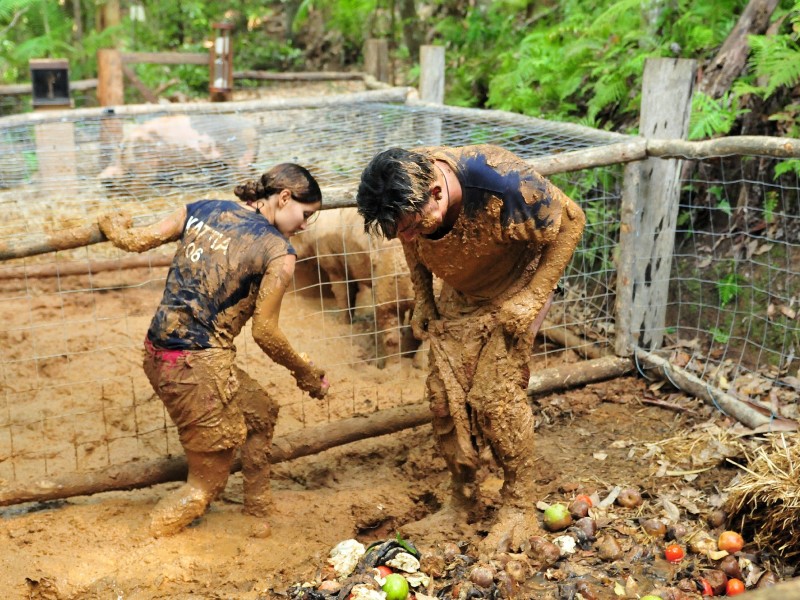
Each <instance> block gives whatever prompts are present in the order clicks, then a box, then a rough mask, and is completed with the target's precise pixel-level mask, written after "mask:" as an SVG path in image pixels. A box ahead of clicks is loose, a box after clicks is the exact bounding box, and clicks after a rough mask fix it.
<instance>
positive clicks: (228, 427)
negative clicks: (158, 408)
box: [143, 340, 247, 452]
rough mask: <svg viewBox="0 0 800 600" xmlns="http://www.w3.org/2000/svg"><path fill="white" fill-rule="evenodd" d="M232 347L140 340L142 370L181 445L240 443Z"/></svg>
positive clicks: (201, 448)
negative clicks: (167, 346)
mask: <svg viewBox="0 0 800 600" xmlns="http://www.w3.org/2000/svg"><path fill="white" fill-rule="evenodd" d="M235 356H236V354H235V352H234V351H233V350H224V349H219V348H210V349H207V350H162V349H160V348H156V347H155V346H153V345H152V344H151V343H150V340H145V344H144V365H143V366H144V372H145V374H146V375H147V378H148V379H149V380H150V384H151V385H152V386H153V390H155V392H156V394H158V397H159V398H161V401H162V402H163V403H164V406H166V408H167V412H169V416H170V417H171V418H172V421H173V423H175V425H176V427H177V428H178V436H179V438H180V441H181V444H182V445H183V447H184V449H185V450H191V451H193V452H214V451H218V450H226V449H228V448H234V447H237V446H240V445H241V444H242V443H243V442H244V440H245V437H246V435H247V429H246V427H245V421H244V417H243V415H242V410H241V407H240V406H239V403H238V402H236V401H234V396H235V395H236V391H237V389H238V386H239V384H238V381H237V378H236V376H235V375H234V367H233V361H234V358H235Z"/></svg>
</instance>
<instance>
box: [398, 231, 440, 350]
mask: <svg viewBox="0 0 800 600" xmlns="http://www.w3.org/2000/svg"><path fill="white" fill-rule="evenodd" d="M403 252H404V253H405V255H406V263H408V270H409V273H410V276H411V285H412V286H413V287H414V296H415V302H414V315H413V316H412V317H411V330H412V331H413V333H414V337H415V338H417V339H418V340H423V339H425V338H427V337H428V323H429V322H430V321H433V320H435V319H438V318H439V313H438V311H437V310H436V300H435V299H434V297H433V275H432V274H431V272H430V271H429V270H428V269H427V267H426V266H425V265H424V264H422V262H421V261H420V260H419V256H418V255H417V251H416V248H415V246H414V244H413V243H409V244H405V243H404V244H403Z"/></svg>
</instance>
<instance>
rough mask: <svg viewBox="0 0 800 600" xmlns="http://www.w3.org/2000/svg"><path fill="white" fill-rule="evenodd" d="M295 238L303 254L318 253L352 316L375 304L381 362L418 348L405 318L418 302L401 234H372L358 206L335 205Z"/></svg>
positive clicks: (338, 298)
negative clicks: (395, 236) (396, 236)
mask: <svg viewBox="0 0 800 600" xmlns="http://www.w3.org/2000/svg"><path fill="white" fill-rule="evenodd" d="M291 243H292V246H293V247H294V249H295V251H296V252H297V257H298V260H302V259H307V258H316V259H317V261H318V264H319V267H320V269H322V271H324V272H325V274H326V275H327V276H328V279H329V281H330V285H331V290H332V291H333V295H334V298H335V300H336V304H337V306H338V308H339V310H341V311H342V312H343V313H344V314H346V315H347V316H348V318H351V319H357V318H359V315H360V314H362V313H364V312H365V309H367V308H369V309H371V308H372V307H373V306H374V310H375V326H376V329H377V331H378V333H379V335H378V336H377V338H378V352H377V366H378V367H379V368H383V367H384V366H385V364H386V358H387V357H388V356H394V355H398V354H399V353H400V352H409V351H410V352H413V351H414V350H416V347H417V345H418V343H417V342H416V340H414V338H413V336H412V335H411V331H410V327H408V326H407V324H406V322H405V320H406V318H410V315H411V311H412V310H413V308H414V290H413V288H412V286H411V278H410V276H409V273H408V266H407V265H406V260H405V256H404V255H403V248H402V246H401V245H400V241H399V240H384V239H381V238H376V237H374V236H370V235H368V234H367V233H366V232H365V231H364V220H363V219H362V218H361V216H360V215H359V214H358V212H357V211H356V209H355V208H332V209H328V210H322V211H320V214H319V217H318V218H317V220H316V222H315V223H314V224H313V225H311V226H310V227H309V229H308V230H307V231H304V232H302V233H300V234H298V235H295V236H293V237H292V238H291ZM369 312H370V313H371V310H369Z"/></svg>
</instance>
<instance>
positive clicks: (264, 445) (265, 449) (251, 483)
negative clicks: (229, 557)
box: [236, 369, 278, 535]
mask: <svg viewBox="0 0 800 600" xmlns="http://www.w3.org/2000/svg"><path fill="white" fill-rule="evenodd" d="M236 377H237V379H238V380H239V390H238V391H237V400H238V401H239V402H240V403H241V407H242V413H243V414H244V420H245V423H246V424H247V438H246V439H245V442H244V446H243V447H242V478H243V481H244V512H245V513H246V514H248V515H251V516H253V517H257V518H258V522H259V523H260V524H261V528H260V529H259V531H256V529H258V527H257V526H256V527H255V528H254V530H253V532H252V533H253V535H265V534H267V530H266V529H264V528H267V527H268V525H267V522H266V520H265V517H267V516H268V515H269V514H270V512H271V510H272V492H271V490H270V453H271V450H272V435H273V433H274V431H275V422H276V421H277V419H278V403H277V402H275V401H274V400H273V399H272V398H271V397H270V396H269V394H268V393H267V392H266V391H265V390H264V389H263V388H262V387H261V386H260V385H259V384H258V383H257V382H256V381H255V380H254V379H253V378H252V377H250V376H249V375H248V374H247V373H245V372H244V371H242V370H241V369H237V371H236Z"/></svg>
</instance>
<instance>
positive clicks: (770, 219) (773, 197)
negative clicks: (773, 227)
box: [764, 192, 779, 224]
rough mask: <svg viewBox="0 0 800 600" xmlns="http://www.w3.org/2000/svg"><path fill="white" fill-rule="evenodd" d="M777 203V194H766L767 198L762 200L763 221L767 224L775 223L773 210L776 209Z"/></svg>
mask: <svg viewBox="0 0 800 600" xmlns="http://www.w3.org/2000/svg"><path fill="white" fill-rule="evenodd" d="M778 203H779V200H778V194H777V192H767V197H766V198H765V199H764V221H765V222H766V223H767V224H772V223H774V222H775V209H776V208H778Z"/></svg>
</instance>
